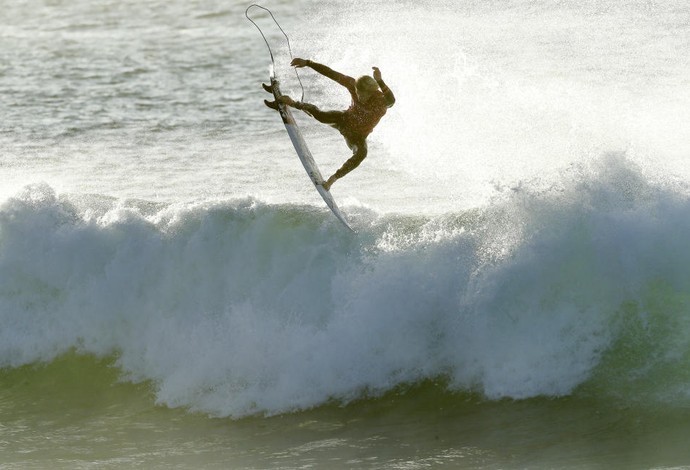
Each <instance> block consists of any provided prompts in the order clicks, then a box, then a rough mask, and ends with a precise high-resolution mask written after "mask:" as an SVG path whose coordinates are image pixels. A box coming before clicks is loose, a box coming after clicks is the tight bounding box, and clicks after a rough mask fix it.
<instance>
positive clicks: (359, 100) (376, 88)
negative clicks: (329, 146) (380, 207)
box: [264, 58, 395, 191]
mask: <svg viewBox="0 0 690 470" xmlns="http://www.w3.org/2000/svg"><path fill="white" fill-rule="evenodd" d="M290 65H292V66H293V67H298V68H301V67H311V68H312V69H313V70H314V71H316V72H318V73H320V74H321V75H324V76H326V77H328V78H330V79H331V80H333V81H335V82H337V83H339V84H340V85H342V86H344V87H345V88H347V90H348V91H349V92H350V95H351V96H352V103H351V104H350V107H349V108H348V109H346V110H345V111H322V110H320V109H319V108H317V107H316V106H314V105H313V104H310V103H303V102H301V101H295V100H293V99H292V98H290V97H289V96H281V97H280V102H281V103H283V104H285V105H287V106H292V107H293V108H295V109H299V110H301V111H304V112H305V113H307V114H308V115H310V116H312V117H313V118H314V119H316V120H317V121H319V122H321V123H324V124H329V125H330V126H332V127H334V128H335V129H337V130H338V131H340V133H341V134H342V136H343V137H344V138H345V143H347V146H348V147H350V150H352V157H350V158H349V159H348V160H347V161H346V162H345V163H344V164H343V166H342V167H340V169H339V170H338V171H336V172H335V173H334V174H333V175H332V176H331V177H330V178H328V180H327V181H325V182H324V183H323V185H322V186H323V187H324V189H325V190H326V191H328V190H329V189H330V188H331V185H332V184H333V183H335V181H336V180H338V179H340V178H342V177H343V176H345V175H346V174H348V173H349V172H351V171H352V170H354V169H355V168H357V167H358V166H359V164H360V163H362V160H364V159H365V158H366V156H367V136H368V135H369V134H371V131H373V130H374V127H376V125H377V124H378V123H379V121H380V120H381V118H382V117H383V115H384V114H386V110H387V109H388V108H390V107H391V106H393V104H394V103H395V96H393V92H392V91H391V90H390V88H388V87H387V86H386V84H385V83H384V82H383V79H382V78H381V71H380V70H379V69H378V67H372V69H373V70H374V73H373V75H374V76H373V77H370V76H369V75H363V76H361V77H359V78H358V79H354V78H352V77H348V76H347V75H344V74H342V73H340V72H336V71H335V70H333V69H331V68H330V67H327V66H325V65H323V64H319V63H317V62H313V61H311V60H305V59H300V58H295V59H293V60H292V63H291V64H290ZM264 89H265V90H266V91H269V92H270V91H271V89H270V87H268V86H266V85H264ZM264 102H265V103H266V106H268V107H269V108H273V109H276V110H277V109H278V104H277V103H276V102H275V101H267V100H265V101H264Z"/></svg>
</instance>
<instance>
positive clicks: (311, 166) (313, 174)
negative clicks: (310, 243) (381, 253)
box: [271, 73, 354, 232]
mask: <svg viewBox="0 0 690 470" xmlns="http://www.w3.org/2000/svg"><path fill="white" fill-rule="evenodd" d="M271 88H272V91H273V96H275V99H276V103H278V108H279V110H280V117H281V118H282V119H283V124H285V128H286V129H287V132H288V135H289V136H290V140H291V141H292V145H293V146H294V147H295V151H296V152H297V156H299V159H300V160H301V161H302V165H304V169H305V170H306V171H307V175H309V178H310V179H311V181H312V183H314V186H316V190H317V191H318V192H319V194H320V195H321V197H322V198H323V200H324V201H325V202H326V205H327V206H328V207H329V208H330V209H331V211H332V212H333V214H334V215H335V216H336V217H337V218H338V220H340V221H341V222H342V223H343V225H345V227H347V228H348V229H350V230H351V231H353V232H354V229H353V228H352V227H350V224H348V223H347V219H345V216H344V215H343V213H342V212H340V209H338V205H337V204H336V203H335V199H333V196H331V193H330V192H329V191H326V189H325V188H324V187H323V186H322V185H323V183H324V179H323V177H322V176H321V172H320V171H319V167H318V166H316V162H315V161H314V157H313V156H312V154H311V152H310V151H309V148H308V147H307V143H306V142H305V140H304V137H302V132H300V130H299V127H297V123H296V122H295V118H294V117H293V116H292V112H291V111H290V108H289V107H288V106H286V105H284V104H282V103H280V101H279V98H280V97H281V96H282V93H281V92H280V85H279V83H278V80H277V79H276V77H275V76H274V75H273V74H272V73H271Z"/></svg>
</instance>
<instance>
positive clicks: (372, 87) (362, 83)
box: [355, 75, 379, 101]
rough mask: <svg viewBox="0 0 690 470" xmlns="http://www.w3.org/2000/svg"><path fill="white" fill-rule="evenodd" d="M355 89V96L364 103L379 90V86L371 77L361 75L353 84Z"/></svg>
mask: <svg viewBox="0 0 690 470" xmlns="http://www.w3.org/2000/svg"><path fill="white" fill-rule="evenodd" d="M355 88H356V89H357V96H358V97H359V99H360V100H362V101H366V100H368V99H369V97H370V96H371V95H373V94H374V93H375V92H376V91H377V90H378V89H379V84H378V83H377V82H376V80H374V78H373V77H370V76H369V75H362V76H361V77H359V78H358V79H357V81H356V82H355Z"/></svg>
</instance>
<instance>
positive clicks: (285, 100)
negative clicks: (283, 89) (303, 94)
mask: <svg viewBox="0 0 690 470" xmlns="http://www.w3.org/2000/svg"><path fill="white" fill-rule="evenodd" d="M278 101H280V102H281V103H282V104H286V105H288V106H294V105H295V100H293V99H292V98H290V97H289V96H286V95H283V96H281V97H280V98H278Z"/></svg>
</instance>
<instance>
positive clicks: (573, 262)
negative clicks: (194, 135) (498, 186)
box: [0, 155, 690, 417]
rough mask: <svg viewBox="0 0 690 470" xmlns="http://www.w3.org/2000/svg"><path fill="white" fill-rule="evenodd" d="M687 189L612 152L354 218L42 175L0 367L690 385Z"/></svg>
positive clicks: (294, 378)
mask: <svg viewBox="0 0 690 470" xmlns="http://www.w3.org/2000/svg"><path fill="white" fill-rule="evenodd" d="M687 194H688V192H687V188H684V187H681V186H678V185H674V184H672V183H659V182H651V181H650V180H649V178H647V177H645V176H644V175H643V174H642V172H641V171H640V170H638V169H637V167H635V166H634V165H633V164H631V163H629V162H628V161H627V160H626V159H625V157H624V156H620V155H618V156H615V155H613V156H607V157H605V158H602V159H601V160H600V161H598V162H597V163H596V164H594V165H592V166H591V167H588V168H583V167H581V168H573V170H572V171H571V172H570V173H568V174H566V175H564V176H563V178H562V181H561V182H560V183H559V184H556V185H554V186H553V187H551V188H548V189H536V188H534V187H529V185H523V186H522V187H519V188H513V189H510V190H506V191H504V192H503V193H502V195H501V197H498V198H496V199H495V200H494V201H493V202H492V203H491V204H489V205H487V206H486V207H483V208H481V209H476V210H472V211H465V212H461V213H450V214H446V215H443V216H434V217H422V216H418V217H412V216H393V215H386V216H381V215H378V214H375V213H373V212H371V211H367V210H365V209H351V210H350V211H349V212H350V214H352V217H351V218H352V219H353V221H354V224H355V226H356V227H357V229H358V233H357V234H355V235H353V234H349V233H347V232H346V231H345V230H342V229H341V227H340V226H339V225H338V223H337V221H335V220H334V219H333V218H332V216H331V215H330V213H328V212H326V211H322V210H320V209H319V210H315V209H313V208H310V207H308V206H297V205H269V204H265V203H262V202H260V201H257V200H254V199H251V198H247V199H239V200H232V201H221V202H206V203H196V204H189V205H183V204H179V205H163V204H153V203H147V202H145V201H123V200H116V199H110V198H106V197H102V196H95V195H94V196H69V195H57V194H56V193H55V191H54V190H53V189H52V188H51V187H49V186H47V185H34V186H29V187H26V188H25V189H24V190H23V191H21V192H20V193H19V194H17V195H15V196H14V197H12V198H9V199H7V200H5V201H4V202H3V203H2V205H0V367H2V368H15V367H19V366H22V365H26V364H32V363H37V362H49V361H53V360H55V359H56V358H57V357H59V356H61V355H63V354H65V353H69V352H71V351H77V352H78V353H83V354H91V355H96V356H98V357H110V356H114V357H116V358H117V359H116V362H117V365H118V367H119V368H120V369H121V370H122V371H123V374H124V375H125V377H126V378H127V379H128V380H131V381H135V382H139V381H147V382H150V383H151V384H152V387H153V388H154V390H155V393H156V397H157V401H158V402H159V403H160V404H165V405H168V406H173V407H177V406H182V407H187V408H190V409H192V410H195V411H202V412H205V413H208V414H211V415H215V416H232V417H241V416H246V415H252V414H268V415H270V414H276V413H282V412H288V411H294V410H299V409H305V408H309V407H313V406H318V405H320V404H323V403H325V402H327V401H329V400H333V399H335V400H339V401H343V402H347V401H350V400H353V399H357V398H361V397H364V396H372V395H378V394H381V393H384V392H386V391H388V390H391V389H393V388H395V387H397V386H400V385H402V384H413V383H418V382H422V381H426V380H442V381H444V383H446V384H447V387H448V388H449V390H451V391H469V392H478V393H481V394H483V395H484V396H485V397H486V398H488V399H500V398H504V397H510V398H516V399H520V398H529V397H536V396H563V395H569V394H572V393H596V394H605V395H607V396H620V394H623V395H624V396H623V399H624V400H626V401H631V400H640V401H642V400H644V401H649V400H654V401H656V402H662V401H663V402H672V403H677V402H678V400H680V401H681V402H683V403H685V402H687V401H688V397H687V393H685V392H684V390H686V389H687V386H688V385H690V368H689V367H688V365H689V364H690V362H689V361H688V359H689V357H688V354H689V351H690V348H689V346H690V325H689V324H688V321H689V320H688V319H689V318H690V316H689V315H688V314H689V313H690V311H689V302H690V296H689V295H688V294H689V293H690V268H689V266H690V245H688V242H687V240H689V239H690V202H689V200H688V197H687ZM356 210H359V213H353V212H354V211H356ZM623 390H624V391H623ZM686 404H687V403H686Z"/></svg>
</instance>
